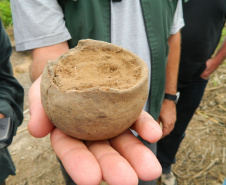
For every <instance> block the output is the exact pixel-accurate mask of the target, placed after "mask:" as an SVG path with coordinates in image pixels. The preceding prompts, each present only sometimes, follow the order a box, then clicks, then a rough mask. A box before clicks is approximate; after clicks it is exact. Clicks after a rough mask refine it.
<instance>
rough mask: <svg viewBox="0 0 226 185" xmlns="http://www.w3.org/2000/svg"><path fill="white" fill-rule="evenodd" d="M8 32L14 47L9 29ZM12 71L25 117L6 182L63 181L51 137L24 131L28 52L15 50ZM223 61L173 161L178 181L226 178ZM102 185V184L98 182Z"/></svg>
mask: <svg viewBox="0 0 226 185" xmlns="http://www.w3.org/2000/svg"><path fill="white" fill-rule="evenodd" d="M8 34H9V36H10V39H11V41H12V45H13V46H14V45H15V44H14V40H13V33H12V30H10V29H9V30H8ZM11 61H12V65H13V68H14V75H15V77H16V78H17V79H18V81H19V82H20V83H21V84H22V85H23V87H24V89H25V104H24V121H23V123H22V125H21V126H20V127H19V128H18V132H17V135H16V136H15V137H14V140H13V143H12V144H11V146H10V147H9V150H10V152H11V155H12V158H13V161H14V162H15V165H16V168H17V171H16V173H17V175H16V176H10V177H9V178H8V179H7V181H6V183H7V185H63V184H64V180H63V177H62V175H61V171H60V167H59V163H58V161H57V159H56V155H55V153H54V152H53V150H52V148H51V145H50V142H49V136H46V137H45V138H41V139H37V138H34V137H32V136H31V135H30V134H29V133H28V131H27V124H28V121H29V109H28V100H27V94H28V90H29V87H30V86H31V81H30V78H29V65H30V63H31V54H30V52H16V51H15V49H14V51H13V55H12V57H11ZM225 82H226V62H224V64H223V65H221V67H220V68H219V69H218V70H217V71H215V72H214V73H213V74H212V75H211V77H210V81H209V83H208V86H207V88H206V91H205V94H204V97H203V100H202V102H201V105H200V106H199V108H198V109H197V111H196V113H195V115H194V117H193V119H192V121H191V123H190V125H189V126H188V129H187V131H186V137H185V139H184V140H183V142H182V144H181V146H180V149H179V151H178V153H177V156H176V160H177V162H176V164H174V165H173V172H174V173H175V175H176V177H177V180H178V184H179V185H187V184H189V185H190V184H191V185H205V184H207V185H221V184H222V182H223V181H224V179H225V178H226V116H225V115H226V114H225V112H226V85H225V84H226V83H225ZM102 184H104V183H102Z"/></svg>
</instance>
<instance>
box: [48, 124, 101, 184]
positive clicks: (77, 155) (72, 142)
mask: <svg viewBox="0 0 226 185" xmlns="http://www.w3.org/2000/svg"><path fill="white" fill-rule="evenodd" d="M50 139H51V143H52V147H53V149H54V151H55V153H56V154H57V156H58V157H59V159H60V160H61V162H62V164H63V166H64V168H65V169H66V171H67V172H68V174H69V175H70V177H71V178H72V179H73V181H74V182H75V183H76V184H94V185H95V184H100V182H101V179H102V174H101V169H100V166H99V164H98V162H97V160H96V159H95V157H94V156H93V154H92V153H91V152H90V151H89V150H88V149H87V147H86V146H85V144H84V143H83V142H82V141H81V140H78V139H75V138H72V137H70V136H67V135H66V134H64V133H63V132H61V131H60V130H59V129H57V128H55V129H54V130H53V131H52V133H51V138H50Z"/></svg>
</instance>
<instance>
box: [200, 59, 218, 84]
mask: <svg viewBox="0 0 226 185" xmlns="http://www.w3.org/2000/svg"><path fill="white" fill-rule="evenodd" d="M218 66H219V64H218V63H217V62H216V61H215V59H214V58H211V59H209V60H207V61H206V69H205V70H204V71H203V72H202V74H201V75H200V77H201V78H203V79H205V80H208V78H209V76H210V75H211V74H212V73H213V72H214V71H215V70H216V69H217V68H218Z"/></svg>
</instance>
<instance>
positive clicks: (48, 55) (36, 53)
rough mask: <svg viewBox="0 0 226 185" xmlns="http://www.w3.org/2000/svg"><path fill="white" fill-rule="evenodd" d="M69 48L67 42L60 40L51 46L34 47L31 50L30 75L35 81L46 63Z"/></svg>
mask: <svg viewBox="0 0 226 185" xmlns="http://www.w3.org/2000/svg"><path fill="white" fill-rule="evenodd" d="M68 49H69V47H68V43H67V42H62V43H59V44H55V45H52V46H46V47H41V48H36V49H33V50H32V56H33V58H32V64H31V67H30V77H31V80H32V81H35V80H36V79H37V78H38V77H39V76H40V75H41V74H42V72H43V70H44V68H45V65H46V63H47V62H48V61H49V60H54V59H56V58H58V57H59V56H61V55H63V54H64V53H65V52H66V51H67V50H68Z"/></svg>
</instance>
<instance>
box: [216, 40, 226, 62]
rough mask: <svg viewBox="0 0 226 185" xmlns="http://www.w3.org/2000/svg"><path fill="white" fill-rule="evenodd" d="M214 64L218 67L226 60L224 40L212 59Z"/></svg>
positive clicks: (225, 42) (225, 41)
mask: <svg viewBox="0 0 226 185" xmlns="http://www.w3.org/2000/svg"><path fill="white" fill-rule="evenodd" d="M213 59H214V60H215V61H216V64H217V65H218V66H219V65H220V64H222V62H223V61H224V60H225V59H226V39H225V40H224V42H223V44H222V45H221V48H220V49H219V50H218V52H217V54H216V55H215V57H214V58H213Z"/></svg>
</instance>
